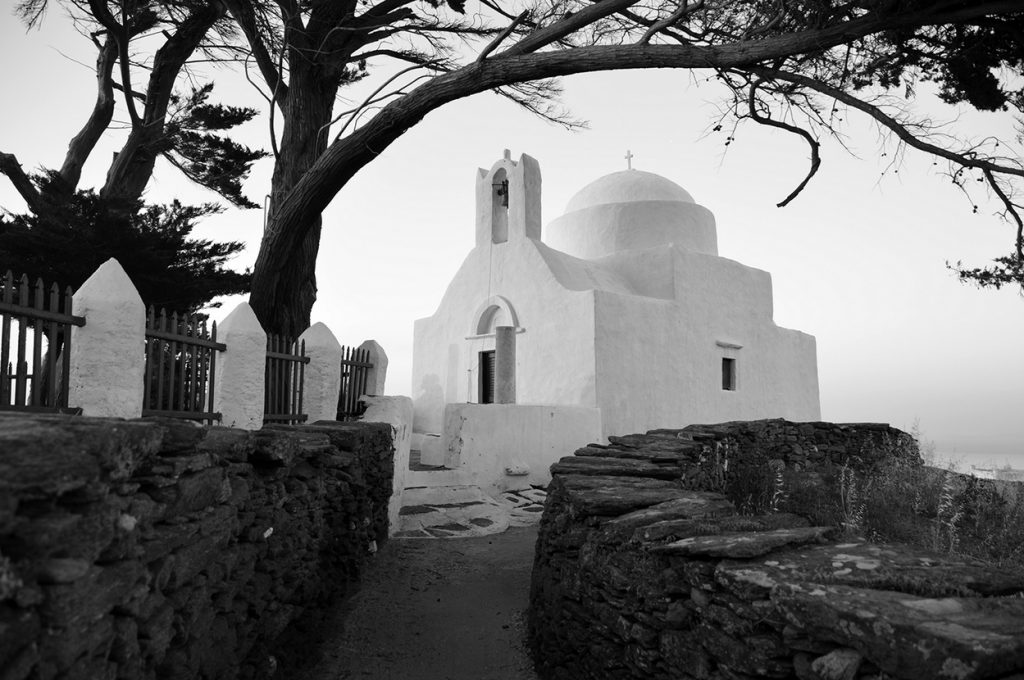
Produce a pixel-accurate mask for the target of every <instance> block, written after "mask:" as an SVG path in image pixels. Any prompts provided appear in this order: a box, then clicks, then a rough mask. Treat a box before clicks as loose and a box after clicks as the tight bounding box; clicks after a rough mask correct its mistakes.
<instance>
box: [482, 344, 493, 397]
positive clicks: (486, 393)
mask: <svg viewBox="0 0 1024 680" xmlns="http://www.w3.org/2000/svg"><path fill="white" fill-rule="evenodd" d="M480 403H481V404H493V403H494V350H493V349H492V350H490V351H488V352H480Z"/></svg>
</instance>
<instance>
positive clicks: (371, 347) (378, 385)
mask: <svg viewBox="0 0 1024 680" xmlns="http://www.w3.org/2000/svg"><path fill="white" fill-rule="evenodd" d="M357 349H365V350H367V351H368V352H369V359H370V363H372V364H373V368H371V369H370V370H369V372H368V373H367V376H366V394H369V395H372V396H383V395H384V381H385V380H386V379H387V377H388V355H387V352H385V351H384V348H383V347H381V346H380V343H379V342H377V341H376V340H364V341H363V344H361V345H359V347H358V348H357Z"/></svg>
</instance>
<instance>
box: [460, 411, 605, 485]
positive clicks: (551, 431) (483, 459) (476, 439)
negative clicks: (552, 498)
mask: <svg viewBox="0 0 1024 680" xmlns="http://www.w3.org/2000/svg"><path fill="white" fill-rule="evenodd" d="M600 438H601V411H600V410H599V409H596V408H585V407H581V406H530V405H523V404H448V405H447V406H446V407H445V410H444V435H443V437H442V448H443V449H444V451H445V452H446V457H445V464H446V465H447V466H448V467H454V468H457V469H460V470H464V471H465V472H466V473H467V474H468V475H469V477H470V478H471V479H472V483H473V484H476V485H477V486H479V487H480V488H481V489H483V490H484V491H486V492H488V493H491V494H492V495H493V494H496V493H500V492H502V491H507V490H509V489H525V488H529V486H530V485H531V484H536V485H546V484H547V483H548V482H549V481H550V480H551V473H550V470H549V468H550V467H551V464H552V463H554V462H555V461H556V460H558V459H559V458H560V457H561V456H562V455H563V454H564V453H565V452H566V451H572V450H573V449H575V448H576V447H578V446H582V445H583V444H585V443H586V442H591V441H597V440H599V439H600ZM510 473H511V474H510Z"/></svg>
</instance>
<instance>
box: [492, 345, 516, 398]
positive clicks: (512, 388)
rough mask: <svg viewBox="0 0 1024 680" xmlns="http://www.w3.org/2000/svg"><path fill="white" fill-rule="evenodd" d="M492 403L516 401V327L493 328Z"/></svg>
mask: <svg viewBox="0 0 1024 680" xmlns="http://www.w3.org/2000/svg"><path fill="white" fill-rule="evenodd" d="M494 403H495V404H514V403H516V329H515V326H498V327H497V328H495V329H494Z"/></svg>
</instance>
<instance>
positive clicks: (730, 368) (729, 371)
mask: <svg viewBox="0 0 1024 680" xmlns="http://www.w3.org/2000/svg"><path fill="white" fill-rule="evenodd" d="M722 389H723V390H729V391H733V390H735V389H736V360H735V359H730V358H729V357H722Z"/></svg>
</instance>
